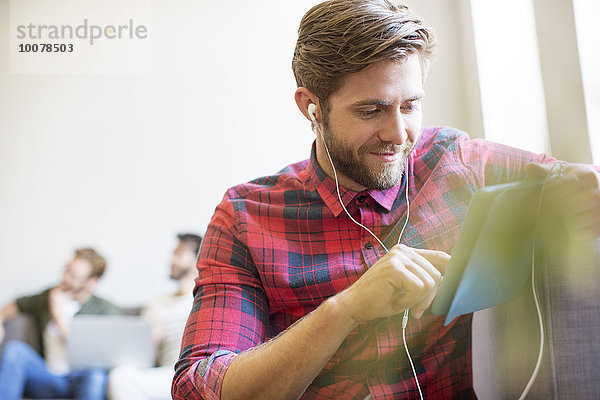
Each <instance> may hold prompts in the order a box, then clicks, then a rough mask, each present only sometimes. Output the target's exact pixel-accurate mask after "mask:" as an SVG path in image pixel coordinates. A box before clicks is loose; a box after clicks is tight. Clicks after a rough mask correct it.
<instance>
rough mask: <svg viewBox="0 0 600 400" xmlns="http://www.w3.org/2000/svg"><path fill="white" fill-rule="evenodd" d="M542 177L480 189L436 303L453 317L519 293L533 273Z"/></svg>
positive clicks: (438, 312) (441, 312)
mask: <svg viewBox="0 0 600 400" xmlns="http://www.w3.org/2000/svg"><path fill="white" fill-rule="evenodd" d="M542 186H543V181H531V182H515V183H507V184H502V185H495V186H489V187H486V188H483V189H480V190H479V191H478V192H477V193H476V194H475V196H474V197H473V199H472V201H471V205H470V206H469V211H468V213H467V216H466V218H465V222H464V224H463V227H462V229H461V232H460V235H459V237H458V239H457V241H456V244H455V246H454V250H453V251H452V257H451V258H450V261H449V263H448V266H447V267H446V272H445V274H444V280H443V281H442V284H441V285H440V289H439V291H438V294H437V296H436V299H435V301H434V303H433V305H432V312H433V313H434V314H436V315H446V314H447V317H446V321H445V324H446V325H448V324H449V323H450V322H451V321H452V320H454V318H456V317H457V316H459V315H462V314H468V313H471V312H474V311H477V310H482V309H484V308H488V307H492V306H495V305H497V304H501V303H504V302H508V301H510V300H513V299H515V298H517V297H518V296H519V295H520V294H521V293H522V292H523V288H524V286H525V283H526V282H527V280H528V278H529V276H530V273H531V262H532V251H533V248H534V245H535V239H536V238H535V230H536V223H537V221H536V217H537V211H538V204H539V198H540V193H541V188H542Z"/></svg>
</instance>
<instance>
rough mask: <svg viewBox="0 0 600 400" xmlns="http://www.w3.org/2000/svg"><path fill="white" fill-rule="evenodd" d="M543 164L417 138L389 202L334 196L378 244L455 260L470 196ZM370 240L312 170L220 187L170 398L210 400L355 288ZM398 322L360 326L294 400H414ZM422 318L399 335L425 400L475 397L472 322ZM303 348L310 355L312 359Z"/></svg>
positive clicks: (458, 138) (295, 167)
mask: <svg viewBox="0 0 600 400" xmlns="http://www.w3.org/2000/svg"><path fill="white" fill-rule="evenodd" d="M532 161H536V162H547V161H550V159H548V158H547V157H546V156H543V155H535V154H532V153H528V152H525V151H521V150H517V149H514V148H510V147H506V146H501V145H498V144H493V143H490V142H486V141H484V140H470V139H469V138H468V137H467V135H466V134H464V133H462V132H460V131H457V130H455V129H452V128H425V129H423V133H422V137H421V139H420V140H419V143H418V145H417V147H416V148H415V150H414V152H413V154H412V156H411V157H410V159H409V161H408V162H409V174H408V176H406V175H405V176H404V178H403V179H402V180H401V182H400V183H399V184H398V185H396V186H395V187H393V188H391V189H388V190H382V191H379V190H369V191H365V192H361V193H356V192H351V191H347V190H344V189H343V188H340V191H341V195H342V200H343V201H344V204H345V206H346V207H347V209H348V211H349V212H350V213H351V214H352V215H353V217H354V218H356V219H357V220H358V221H359V222H361V223H362V224H363V225H365V226H367V227H369V228H370V229H371V230H372V231H373V232H374V233H375V234H377V235H378V237H380V238H382V239H383V240H384V243H385V244H386V246H387V247H391V246H393V245H394V244H395V243H396V242H397V240H398V233H399V227H401V226H402V225H403V222H404V219H405V218H406V199H405V196H404V188H405V185H406V182H407V180H408V184H409V185H410V186H409V196H410V207H411V211H410V220H409V222H408V225H407V227H406V230H405V232H404V237H403V238H402V241H401V242H402V243H404V244H406V245H408V246H411V247H416V248H426V249H436V250H443V251H446V252H448V253H450V252H451V251H452V248H453V246H454V242H455V240H456V238H457V237H458V233H459V231H460V227H461V224H462V223H463V220H464V218H465V215H466V212H467V209H468V206H469V203H470V201H471V198H472V196H473V194H474V193H475V192H476V191H477V190H478V189H479V188H481V187H483V186H488V185H493V184H498V183H502V182H508V181H514V180H519V179H522V178H523V177H524V172H523V171H524V167H525V165H526V164H528V163H529V162H532ZM383 254H384V250H383V249H381V248H380V246H379V245H378V244H377V242H376V241H374V239H373V238H372V237H371V235H370V234H369V233H368V232H366V231H365V230H363V229H362V228H360V227H359V226H357V225H356V224H354V223H353V222H352V221H351V220H350V219H349V218H348V216H347V215H346V214H345V213H344V212H343V210H342V207H341V205H340V203H339V200H338V197H337V194H336V188H335V182H334V181H333V180H332V179H330V178H329V177H327V176H326V174H325V173H324V171H323V170H322V169H321V168H320V167H319V165H318V163H317V160H316V158H315V151H314V145H313V151H312V154H311V158H310V159H309V160H305V161H303V162H300V163H296V164H292V165H290V166H288V167H287V168H285V169H284V170H282V171H281V172H279V173H278V174H276V175H274V176H269V177H264V178H260V179H257V180H254V181H252V182H249V183H247V184H243V185H239V186H236V187H233V188H231V189H229V190H228V191H227V193H226V195H225V197H224V199H223V201H222V202H221V204H219V206H218V207H217V209H216V211H215V214H214V216H213V218H212V221H211V223H210V225H209V227H208V229H207V232H206V235H205V238H204V242H203V245H202V250H201V252H200V257H199V260H198V271H199V276H198V278H197V282H196V288H195V300H194V306H193V309H192V312H191V315H190V318H189V320H188V323H187V327H186V330H185V333H184V337H183V343H182V352H181V358H180V361H179V362H178V363H177V365H176V376H175V380H174V384H173V395H174V398H175V399H218V398H219V396H220V392H221V385H222V382H223V377H224V375H225V372H226V371H227V368H228V366H229V364H230V362H231V361H232V360H233V359H234V358H235V357H236V355H237V354H238V353H240V352H242V351H244V350H248V349H249V348H251V347H254V346H256V345H258V344H260V343H263V342H264V341H265V340H267V339H269V338H272V337H274V336H275V335H277V334H278V333H280V332H282V331H283V330H285V329H286V328H287V327H289V326H290V325H291V324H293V323H294V322H295V321H296V320H298V319H300V318H302V317H303V316H305V315H306V314H308V313H309V312H311V311H313V310H314V309H315V308H317V307H318V306H319V304H321V302H323V300H325V299H327V298H328V297H330V296H333V295H334V294H336V293H338V292H340V291H342V290H344V289H345V288H347V287H348V286H350V285H352V283H354V282H355V281H356V280H357V279H358V278H359V277H360V276H361V275H362V274H363V273H364V272H365V271H366V270H367V269H368V268H369V267H370V266H371V265H373V264H374V263H375V262H376V261H377V260H378V259H379V258H380V257H381V256H382V255H383ZM401 318H402V315H398V316H397V317H393V318H389V319H387V318H386V319H381V320H375V321H371V322H369V323H364V324H361V325H359V326H358V327H357V328H356V329H355V330H354V331H353V332H351V334H350V335H348V337H347V338H346V340H345V341H344V342H343V343H342V345H341V346H340V348H339V349H338V351H337V352H336V353H335V355H334V356H333V357H332V358H331V360H330V361H329V362H328V363H327V365H325V367H324V368H323V370H322V371H321V373H320V374H319V375H318V376H317V378H316V379H315V380H314V381H313V383H312V384H311V385H310V386H309V387H308V389H307V390H306V392H305V394H304V396H303V399H363V398H364V397H365V396H367V395H368V394H369V393H370V394H371V395H372V397H373V398H374V399H391V398H402V399H413V398H418V396H419V394H418V391H417V389H416V385H415V381H414V378H413V376H412V372H411V370H410V365H409V364H408V360H407V357H406V354H405V352H404V347H403V344H402V328H401ZM443 321H444V318H443V317H436V316H434V315H432V314H431V313H430V312H426V313H425V314H424V315H423V317H422V318H421V319H420V320H418V321H415V320H410V322H409V324H408V327H407V330H406V336H407V341H408V346H409V349H410V351H411V355H412V358H413V360H414V362H415V368H416V372H417V374H418V378H419V382H420V385H421V388H422V389H423V394H424V396H425V397H426V398H436V399H440V398H442V399H454V398H459V399H460V398H473V397H475V395H474V393H473V389H472V373H471V316H470V315H468V316H462V317H459V318H458V319H456V320H455V321H454V322H453V323H451V324H450V325H448V326H447V327H444V325H443ZM309 351H311V349H307V352H309Z"/></svg>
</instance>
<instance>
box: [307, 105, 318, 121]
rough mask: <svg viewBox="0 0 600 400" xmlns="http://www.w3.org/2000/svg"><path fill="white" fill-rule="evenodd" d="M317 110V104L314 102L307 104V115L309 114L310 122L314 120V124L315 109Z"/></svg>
mask: <svg viewBox="0 0 600 400" xmlns="http://www.w3.org/2000/svg"><path fill="white" fill-rule="evenodd" d="M316 110H317V106H316V105H315V103H310V104H309V105H308V115H309V116H310V119H311V121H312V122H314V123H315V124H316V123H317V121H316V119H315V111H316Z"/></svg>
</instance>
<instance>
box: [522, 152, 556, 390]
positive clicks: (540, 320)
mask: <svg viewBox="0 0 600 400" xmlns="http://www.w3.org/2000/svg"><path fill="white" fill-rule="evenodd" d="M557 165H562V164H560V163H559V162H556V163H554V165H552V168H550V171H548V173H547V174H546V177H545V178H544V183H543V184H542V189H541V190H540V198H539V200H538V207H537V213H536V217H535V221H536V222H535V223H536V227H535V229H536V232H537V230H538V228H539V226H538V225H539V220H540V214H541V210H542V200H543V198H544V191H545V189H546V184H547V183H548V180H549V178H550V176H551V175H552V172H553V171H554V168H555V167H556V166H557ZM562 174H564V171H562V172H561V175H562ZM536 236H537V235H536ZM531 291H532V293H533V300H534V302H535V309H536V311H537V317H538V323H539V329H540V350H539V352H538V357H537V361H536V363H535V367H534V369H533V372H532V374H531V377H530V378H529V382H527V385H526V386H525V389H523V393H521V396H520V397H519V400H523V399H525V397H527V395H528V394H529V391H530V390H531V387H532V386H533V383H534V382H535V380H536V378H537V376H538V373H539V372H540V367H541V365H542V358H543V356H544V337H545V334H544V319H543V316H542V310H541V306H540V300H539V298H538V294H537V289H536V287H535V243H534V245H533V248H532V250H531Z"/></svg>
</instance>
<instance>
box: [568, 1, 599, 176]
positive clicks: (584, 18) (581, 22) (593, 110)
mask: <svg viewBox="0 0 600 400" xmlns="http://www.w3.org/2000/svg"><path fill="white" fill-rule="evenodd" d="M573 8H574V11H575V26H576V29H577V42H578V47H579V59H580V63H581V75H582V80H583V92H584V96H585V104H586V114H587V121H588V131H589V134H590V144H591V146H592V158H593V162H594V164H596V165H598V164H600V75H599V74H598V71H600V53H599V52H598V49H600V24H598V21H599V20H600V2H599V1H598V0H573Z"/></svg>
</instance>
